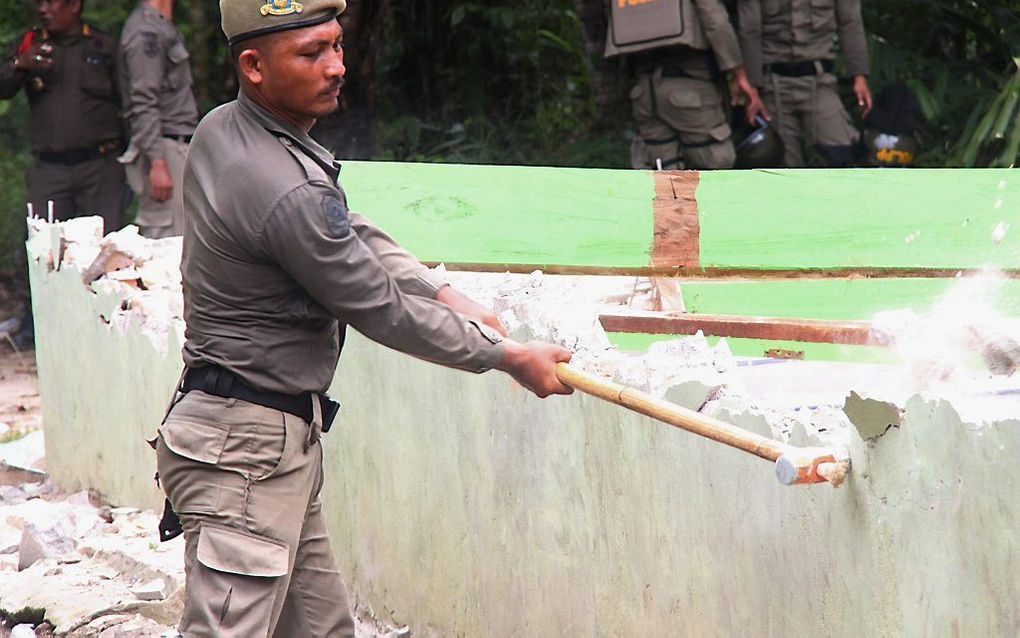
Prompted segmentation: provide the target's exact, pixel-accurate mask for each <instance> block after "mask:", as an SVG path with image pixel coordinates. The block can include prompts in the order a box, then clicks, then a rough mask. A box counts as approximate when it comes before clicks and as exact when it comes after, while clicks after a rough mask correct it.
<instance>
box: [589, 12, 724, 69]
mask: <svg viewBox="0 0 1020 638" xmlns="http://www.w3.org/2000/svg"><path fill="white" fill-rule="evenodd" d="M609 2H610V5H611V9H610V18H609V34H608V35H607V37H606V51H605V56H606V57H607V58H608V57H611V56H614V55H625V54H628V53H639V52H641V51H650V50H652V49H658V48H661V47H669V46H686V47H690V48H692V49H701V50H705V49H708V48H709V43H708V40H707V39H706V38H705V32H704V31H702V29H701V21H700V20H699V19H698V12H697V11H696V10H695V7H694V0H609Z"/></svg>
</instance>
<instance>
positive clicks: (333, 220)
mask: <svg viewBox="0 0 1020 638" xmlns="http://www.w3.org/2000/svg"><path fill="white" fill-rule="evenodd" d="M322 211H323V212H324V213H325V214H326V228H327V229H328V230H329V234H330V235H332V236H333V238H334V239H343V238H344V237H346V236H347V235H349V234H350V232H351V222H350V220H349V219H348V218H347V206H346V205H345V204H344V203H343V202H342V201H340V199H339V198H337V197H336V196H335V195H326V196H325V197H323V198H322Z"/></svg>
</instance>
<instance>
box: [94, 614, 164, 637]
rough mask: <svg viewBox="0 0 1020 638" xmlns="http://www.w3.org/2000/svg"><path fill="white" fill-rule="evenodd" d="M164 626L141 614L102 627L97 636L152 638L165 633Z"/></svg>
mask: <svg viewBox="0 0 1020 638" xmlns="http://www.w3.org/2000/svg"><path fill="white" fill-rule="evenodd" d="M165 630H166V627H165V626H164V625H161V624H159V623H157V622H155V621H154V620H151V619H149V618H145V617H143V616H138V615H136V616H134V617H131V618H130V619H128V620H127V621H126V622H122V623H119V624H116V625H113V626H111V627H107V628H106V629H103V630H102V631H101V632H99V634H98V638H152V637H153V636H160V635H162V634H163V633H165Z"/></svg>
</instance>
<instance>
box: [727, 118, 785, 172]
mask: <svg viewBox="0 0 1020 638" xmlns="http://www.w3.org/2000/svg"><path fill="white" fill-rule="evenodd" d="M754 124H755V125H754V127H753V128H752V127H750V126H743V127H741V128H740V129H738V130H737V132H736V133H735V134H734V139H735V140H736V149H737V162H736V164H735V165H734V167H735V168H775V167H778V166H782V165H783V155H784V153H785V152H786V150H785V149H784V148H783V140H782V139H781V138H780V137H779V133H777V132H776V129H774V128H772V125H771V124H769V122H768V120H766V119H765V118H764V117H762V116H760V115H758V116H756V117H755V118H754Z"/></svg>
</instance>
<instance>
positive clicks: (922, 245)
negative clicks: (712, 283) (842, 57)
mask: <svg viewBox="0 0 1020 638" xmlns="http://www.w3.org/2000/svg"><path fill="white" fill-rule="evenodd" d="M697 198H698V210H699V213H700V221H701V265H702V266H703V267H705V268H713V267H715V268H763V269H765V268H841V267H903V268H980V267H983V266H994V267H997V268H1020V172H1017V171H1014V170H1010V169H973V170H969V169H916V170H914V169H912V170H888V169H842V170H767V171H766V170H758V171H704V172H702V173H701V181H700V183H699V185H698V191H697ZM1000 222H1003V223H1004V224H1008V225H1009V228H1008V229H1007V230H1006V234H1005V236H1004V237H1003V238H1002V240H1001V242H998V243H997V242H996V241H994V240H993V233H994V232H995V228H996V226H998V225H999V223H1000Z"/></svg>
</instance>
